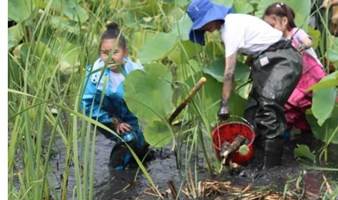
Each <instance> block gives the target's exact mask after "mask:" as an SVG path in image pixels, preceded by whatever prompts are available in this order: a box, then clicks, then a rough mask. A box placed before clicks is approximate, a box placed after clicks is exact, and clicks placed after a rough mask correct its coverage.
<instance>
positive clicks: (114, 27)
mask: <svg viewBox="0 0 338 200" xmlns="http://www.w3.org/2000/svg"><path fill="white" fill-rule="evenodd" d="M106 39H118V40H119V47H120V48H122V49H126V48H127V41H126V39H125V37H124V36H123V34H122V32H121V31H120V29H119V25H118V24H116V23H115V22H112V23H109V24H107V25H106V31H105V32H103V34H102V36H101V41H100V47H101V45H102V41H103V40H106Z"/></svg>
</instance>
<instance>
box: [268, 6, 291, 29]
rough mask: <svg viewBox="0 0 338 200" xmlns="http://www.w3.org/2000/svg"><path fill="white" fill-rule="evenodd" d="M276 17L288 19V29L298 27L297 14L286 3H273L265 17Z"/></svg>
mask: <svg viewBox="0 0 338 200" xmlns="http://www.w3.org/2000/svg"><path fill="white" fill-rule="evenodd" d="M269 15H276V16H278V17H286V18H287V19H288V29H289V30H291V29H292V28H295V27H296V23H295V12H294V11H293V10H292V8H290V7H289V6H288V5H286V4H285V3H273V4H271V5H270V6H268V7H267V8H266V10H265V12H264V16H269Z"/></svg>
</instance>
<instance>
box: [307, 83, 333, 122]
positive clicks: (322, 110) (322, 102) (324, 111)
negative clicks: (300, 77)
mask: <svg viewBox="0 0 338 200" xmlns="http://www.w3.org/2000/svg"><path fill="white" fill-rule="evenodd" d="M336 97H337V89H336V88H324V89H321V90H317V91H314V92H313V101H312V107H311V110H312V113H313V115H314V116H315V117H316V118H317V122H318V124H319V125H320V126H321V125H323V123H324V122H325V120H327V119H328V118H329V117H330V116H331V113H332V110H333V108H334V106H335V102H336Z"/></svg>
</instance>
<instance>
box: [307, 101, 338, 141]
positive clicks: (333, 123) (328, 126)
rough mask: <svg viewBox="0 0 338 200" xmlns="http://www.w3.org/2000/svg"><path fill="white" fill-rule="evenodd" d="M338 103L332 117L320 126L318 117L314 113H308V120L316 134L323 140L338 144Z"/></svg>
mask: <svg viewBox="0 0 338 200" xmlns="http://www.w3.org/2000/svg"><path fill="white" fill-rule="evenodd" d="M337 119H338V104H337V103H336V105H335V107H334V110H333V112H332V114H331V117H330V118H329V119H327V120H326V121H325V123H324V124H322V125H321V126H319V125H318V124H317V122H316V121H317V119H316V118H315V117H314V116H313V115H307V120H308V121H309V123H310V125H311V129H312V132H313V133H314V135H315V136H316V137H317V138H318V139H320V140H322V141H323V142H326V143H328V142H330V143H334V144H338V130H337V127H338V121H337Z"/></svg>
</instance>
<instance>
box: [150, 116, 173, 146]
mask: <svg viewBox="0 0 338 200" xmlns="http://www.w3.org/2000/svg"><path fill="white" fill-rule="evenodd" d="M170 129H171V128H170V127H168V124H167V122H163V121H160V120H154V121H151V122H150V123H149V124H146V126H145V128H144V137H145V139H146V141H147V142H148V143H149V144H150V145H151V146H153V147H159V148H160V147H164V146H165V145H167V144H168V143H170V141H171V139H172V133H171V130H170Z"/></svg>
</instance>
